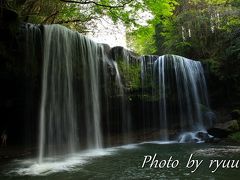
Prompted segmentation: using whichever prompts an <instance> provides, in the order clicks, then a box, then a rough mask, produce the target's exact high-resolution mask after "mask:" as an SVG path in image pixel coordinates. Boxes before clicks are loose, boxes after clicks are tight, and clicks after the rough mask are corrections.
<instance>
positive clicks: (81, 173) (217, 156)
mask: <svg viewBox="0 0 240 180" xmlns="http://www.w3.org/2000/svg"><path fill="white" fill-rule="evenodd" d="M154 156H155V159H153V158H154ZM190 157H191V159H190V160H189V158H190ZM144 160H145V163H144ZM154 160H155V161H154ZM192 160H195V161H192ZM239 160H240V146H227V145H225V146H221V145H208V144H176V143H159V142H148V143H141V144H136V145H128V146H121V147H115V148H107V149H104V150H93V151H86V152H80V153H77V154H72V155H69V156H68V157H59V158H58V159H54V160H53V159H46V160H45V162H44V163H43V164H38V163H37V160H36V159H24V160H12V161H9V162H5V163H1V165H0V168H1V172H0V179H53V180H54V179H56V180H60V179H97V180H99V179H100V180H101V179H103V180H105V179H112V180H115V179H228V180H229V179H239V177H240V168H239V166H240V162H239ZM193 162H194V164H193ZM151 163H152V165H151ZM196 163H198V165H199V166H198V167H197V166H196ZM187 164H188V167H186V166H187ZM210 165H211V167H209V166H210ZM217 165H218V166H219V167H218V168H217ZM143 166H144V167H143ZM191 166H192V167H191Z"/></svg>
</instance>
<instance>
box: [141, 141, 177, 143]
mask: <svg viewBox="0 0 240 180" xmlns="http://www.w3.org/2000/svg"><path fill="white" fill-rule="evenodd" d="M175 143H178V142H177V141H146V142H142V143H141V144H175Z"/></svg>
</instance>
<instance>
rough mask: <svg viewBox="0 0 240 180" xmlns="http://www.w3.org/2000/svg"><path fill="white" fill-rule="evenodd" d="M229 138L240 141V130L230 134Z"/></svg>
mask: <svg viewBox="0 0 240 180" xmlns="http://www.w3.org/2000/svg"><path fill="white" fill-rule="evenodd" d="M229 138H230V139H231V140H234V141H238V142H240V132H239V131H238V132H235V133H233V134H231V135H229Z"/></svg>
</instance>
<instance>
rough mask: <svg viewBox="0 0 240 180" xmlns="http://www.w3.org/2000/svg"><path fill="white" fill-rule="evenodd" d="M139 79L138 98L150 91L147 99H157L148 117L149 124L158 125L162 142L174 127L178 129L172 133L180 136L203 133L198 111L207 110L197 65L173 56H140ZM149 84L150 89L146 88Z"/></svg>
mask: <svg viewBox="0 0 240 180" xmlns="http://www.w3.org/2000/svg"><path fill="white" fill-rule="evenodd" d="M141 78H142V94H143V95H146V93H150V92H149V90H148V89H149V87H151V89H152V90H151V97H155V99H158V103H157V104H158V107H156V105H152V117H153V119H155V120H153V121H156V120H158V121H159V123H158V124H159V128H160V135H161V137H160V138H161V139H162V140H168V135H169V129H171V128H172V127H173V126H174V123H175V124H178V126H180V127H177V128H176V127H175V129H180V131H181V132H185V131H199V130H204V127H205V126H206V125H208V124H207V123H208V122H204V121H203V113H202V107H205V108H207V109H208V108H209V104H208V98H207V96H208V95H207V88H206V82H205V77H204V72H203V68H202V65H201V63H200V62H198V61H193V60H190V59H187V58H184V57H181V56H176V55H164V56H160V57H156V56H144V57H142V58H141ZM149 82H150V83H151V84H152V85H150V86H149V84H147V83H149ZM146 89H147V90H146ZM145 91H147V92H145ZM144 104H145V103H144V102H143V107H144V106H145V105H144ZM156 109H157V111H156ZM143 113H144V109H143ZM157 113H159V114H157ZM174 116H176V117H174ZM174 118H175V119H177V123H176V122H175V121H176V120H175V121H174V120H173V119H174ZM152 123H154V122H152ZM173 129H174V128H173Z"/></svg>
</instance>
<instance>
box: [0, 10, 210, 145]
mask: <svg viewBox="0 0 240 180" xmlns="http://www.w3.org/2000/svg"><path fill="white" fill-rule="evenodd" d="M4 13H7V14H8V13H10V15H7V17H8V18H10V19H6V18H5V16H2V18H1V23H3V24H4V26H1V33H0V34H1V37H0V48H1V49H2V50H1V54H0V63H1V67H0V68H1V71H0V72H1V76H0V78H1V83H2V84H3V86H2V87H3V88H1V90H0V98H1V101H0V107H1V114H2V117H3V119H4V120H3V123H2V126H1V127H3V128H2V129H0V130H4V129H6V130H7V132H8V134H9V140H10V141H12V142H13V143H14V141H15V142H21V143H24V142H26V143H27V144H36V143H37V141H38V131H39V112H40V104H41V95H42V80H43V64H44V57H43V54H44V52H43V51H44V40H43V39H44V35H45V34H46V32H45V31H46V29H45V28H44V27H43V26H41V25H32V24H26V23H19V22H18V19H17V16H16V14H15V15H14V12H11V11H10V12H8V11H6V12H4ZM11 13H12V14H11ZM5 21H6V22H5ZM13 27H14V28H13ZM69 31H70V30H69ZM70 34H71V33H70ZM62 41H63V40H62ZM59 43H60V42H59ZM55 45H56V43H55ZM70 45H71V44H70ZM70 45H69V46H70ZM56 46H57V45H56ZM100 46H101V47H102V48H103V54H104V56H100V57H98V58H99V60H100V64H99V69H98V70H99V73H98V76H99V77H97V78H99V82H98V83H99V99H100V104H99V106H100V107H101V112H100V119H102V120H101V126H102V127H101V128H102V131H103V136H106V137H109V136H111V135H114V136H115V137H116V138H114V141H116V139H117V141H118V142H121V143H123V142H124V141H125V140H126V139H130V138H129V137H128V134H134V133H136V134H139V136H141V134H160V136H168V137H169V136H170V137H174V136H176V135H177V134H178V133H179V132H180V131H183V130H184V129H185V128H187V129H189V130H191V128H192V125H190V124H193V123H189V122H190V121H193V120H194V119H196V118H198V117H196V116H201V117H202V116H205V115H206V114H207V113H208V112H209V109H208V107H207V105H206V104H207V103H206V104H204V105H205V106H206V107H205V106H204V105H202V104H200V103H201V102H200V101H199V100H198V103H194V102H193V101H192V100H189V102H184V101H183V100H182V99H181V98H182V97H183V96H184V97H185V95H182V96H181V93H180V94H177V93H178V92H177V91H174V90H175V89H176V88H177V86H178V85H179V88H180V89H182V90H183V89H184V88H185V89H187V91H189V92H190V91H192V89H191V88H189V89H188V83H186V82H184V83H185V84H183V85H182V84H181V83H180V84H178V85H177V84H176V79H177V78H179V77H178V75H179V74H180V76H182V77H183V79H184V78H187V79H188V80H189V81H195V80H193V79H192V78H195V76H196V77H197V79H202V78H203V77H202V74H201V73H202V72H201V73H200V74H197V73H195V74H193V73H192V72H191V70H190V69H187V68H191V67H193V68H196V69H195V70H196V71H197V70H199V69H198V68H200V67H201V66H199V63H197V64H196V63H195V61H189V62H187V63H185V65H183V66H187V68H186V69H187V70H185V72H181V70H179V69H178V68H179V67H180V66H181V63H182V62H185V61H188V60H185V59H184V58H182V57H177V56H171V55H167V56H162V57H159V56H144V57H140V56H138V55H137V54H135V53H134V52H131V51H129V50H127V49H124V48H123V47H114V48H110V47H109V46H108V45H106V44H103V45H100ZM53 50H54V48H53ZM176 59H179V60H176ZM175 60H176V61H175ZM165 61H168V62H166V63H165ZM84 63H86V62H84V61H83V64H80V65H76V66H73V68H75V70H76V69H77V71H76V73H74V76H73V81H74V83H75V84H74V88H75V89H74V90H73V91H75V90H76V91H78V90H79V91H78V92H79V94H81V93H83V90H81V89H84V86H85V84H86V81H91V78H92V76H93V74H94V73H95V72H92V74H90V73H88V72H86V73H85V74H83V73H82V72H84V71H86V70H85V69H83V67H84V66H86V67H87V66H88V65H89V66H90V64H88V63H86V64H84ZM89 63H90V62H89ZM154 64H155V65H154ZM179 64H180V65H179ZM183 64H184V63H183ZM194 64H195V65H194ZM100 66H101V67H100ZM160 67H161V68H160ZM165 68H166V71H168V72H170V73H169V74H168V75H166V76H165V77H166V78H167V81H166V83H165V82H164V84H163V86H161V87H160V85H159V83H160V81H161V79H162V77H163V78H164V76H162V75H160V74H161V73H162V71H163V70H164V69H165ZM150 71H151V72H150ZM176 72H177V73H179V74H178V75H177V74H174V73H176ZM191 73H192V74H191ZM187 74H191V76H193V77H185V76H186V75H187ZM143 76H144V78H145V80H146V81H147V80H150V81H148V82H147V83H146V82H144V81H143ZM175 76H176V77H175ZM94 77H95V76H94ZM172 80H173V81H172ZM185 80H186V79H184V80H179V82H183V81H185ZM76 82H77V83H78V85H76V84H77V83H76ZM79 82H80V83H79ZM168 82H170V83H169V84H167V83H168ZM161 83H162V81H161ZM174 83H175V84H174ZM194 83H195V86H196V87H194V88H195V90H196V91H197V89H198V88H197V87H199V88H200V87H201V88H203V86H202V84H199V82H198V81H196V82H193V84H194ZM93 84H94V83H93ZM165 85H166V89H165ZM183 86H184V87H183ZM91 87H92V85H87V88H88V89H89V91H90V89H91ZM162 87H164V89H163V88H162ZM159 88H160V89H159ZM194 88H193V89H194ZM84 91H86V89H85V90H84ZM163 92H164V93H163ZM189 92H188V93H189ZM89 93H90V92H89ZM88 95H89V94H88ZM195 95H196V93H193V94H191V93H189V98H193V96H195ZM203 96H205V95H203ZM82 98H83V99H84V98H86V97H85V96H82ZM164 99H167V101H168V102H167V103H166V102H164V101H165V100H164ZM179 99H180V100H181V103H184V106H185V107H187V106H190V105H191V106H192V107H191V108H192V110H193V111H194V113H196V114H197V115H195V116H194V117H191V118H192V119H190V120H189V122H188V121H187V120H186V119H185V116H184V115H183V116H181V123H179V122H180V121H177V120H179V117H178V116H177V115H176V114H175V113H179V112H180V111H184V110H186V109H187V108H185V109H184V108H182V109H179V106H181V103H180V105H179V104H178V102H177V101H178V100H179ZM76 104H77V106H79V112H81V113H80V114H84V113H85V111H86V109H85V110H84V108H85V107H83V106H85V105H86V104H85V105H84V103H82V101H81V100H79V101H78V102H77V103H76ZM92 104H93V103H92ZM92 104H89V103H88V105H89V106H92ZM162 107H164V108H165V109H162ZM193 107H194V108H193ZM159 108H160V109H159ZM191 108H190V109H187V111H188V113H190V115H189V116H192V115H191V113H192V112H190V111H191ZM166 109H167V110H166ZM198 111H199V112H198ZM200 111H201V112H200ZM172 112H174V113H172ZM163 114H168V115H169V116H168V118H169V119H166V117H162V115H163ZM86 116H87V115H86ZM83 118H86V117H84V116H83ZM163 118H165V119H166V121H168V123H165V124H164V125H163V126H164V127H163V126H162V124H161V122H160V120H159V119H163ZM207 118H208V116H206V117H204V121H208V119H207ZM198 122H200V121H198ZM86 124H87V123H85V124H84V125H86ZM161 126H162V127H161ZM196 126H198V124H196ZM160 128H162V129H161V132H160V133H159V132H158V131H159V129H160ZM85 131H86V130H85ZM148 132H149V133H148ZM156 132H158V133H156ZM81 133H83V134H84V130H83V131H82V132H81ZM116 134H117V135H116ZM118 134H120V136H126V138H119V137H118ZM166 134H167V135H166ZM139 136H138V137H135V138H136V139H139ZM142 136H143V137H141V139H142V140H144V139H145V138H146V139H148V140H149V139H150V138H149V137H148V136H147V135H146V136H145V135H142ZM105 144H108V142H106V143H105ZM110 144H111V143H110Z"/></svg>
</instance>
